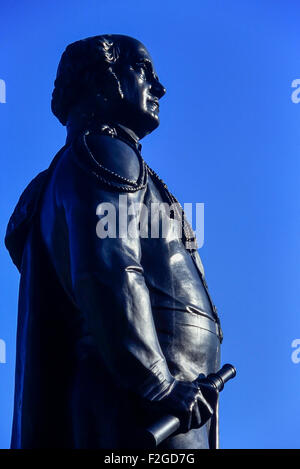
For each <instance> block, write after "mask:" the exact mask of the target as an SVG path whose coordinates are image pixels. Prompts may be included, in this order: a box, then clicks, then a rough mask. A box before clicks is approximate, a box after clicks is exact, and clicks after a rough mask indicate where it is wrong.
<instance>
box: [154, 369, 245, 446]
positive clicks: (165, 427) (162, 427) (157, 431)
mask: <svg viewBox="0 0 300 469" xmlns="http://www.w3.org/2000/svg"><path fill="white" fill-rule="evenodd" d="M235 375H236V369H235V367H234V366H233V365H230V364H226V365H224V366H223V367H222V368H221V369H220V370H219V371H217V373H212V374H210V375H208V376H207V377H206V378H202V377H201V375H200V377H199V378H198V379H196V382H197V381H198V382H199V384H201V383H202V384H210V385H212V386H213V387H214V388H215V389H216V390H217V391H219V392H220V391H222V390H223V388H224V385H225V383H227V381H229V380H230V379H232V378H234V377H235ZM179 427H180V420H179V418H178V417H175V416H174V415H165V416H164V417H162V418H161V419H160V420H158V421H157V422H155V423H153V424H152V425H150V426H149V427H148V428H147V429H146V433H147V438H148V439H149V440H150V441H152V443H153V444H154V445H155V446H158V445H159V444H160V443H161V442H162V441H164V440H165V439H166V438H168V437H169V436H171V435H172V434H173V433H175V432H176V431H177V430H178V428H179Z"/></svg>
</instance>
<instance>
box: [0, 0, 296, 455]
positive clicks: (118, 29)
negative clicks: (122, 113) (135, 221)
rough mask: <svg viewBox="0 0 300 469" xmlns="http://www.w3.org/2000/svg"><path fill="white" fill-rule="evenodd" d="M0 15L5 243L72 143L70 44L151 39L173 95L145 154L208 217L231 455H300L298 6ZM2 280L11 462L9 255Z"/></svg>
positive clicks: (4, 401)
mask: <svg viewBox="0 0 300 469" xmlns="http://www.w3.org/2000/svg"><path fill="white" fill-rule="evenodd" d="M0 9H1V30H0V41H1V52H0V54H1V55H0V57H1V62H0V79H2V80H5V83H6V87H7V89H6V93H7V94H6V101H7V102H6V103H5V104H4V103H1V104H0V120H1V127H0V128H1V141H0V148H1V171H0V181H1V184H0V207H1V212H0V236H1V239H3V238H4V234H5V229H6V224H7V221H8V218H9V216H10V214H11V212H12V210H13V208H14V205H15V204H16V202H17V199H18V197H19V195H20V193H21V191H22V190H23V189H24V188H25V186H26V184H27V183H28V182H29V181H30V180H31V179H32V178H33V177H34V176H35V175H36V174H37V172H39V171H41V170H43V169H45V168H46V167H47V166H48V165H49V163H50V161H51V158H52V157H53V156H54V154H55V153H56V152H57V150H58V149H59V148H60V147H61V146H62V145H63V143H64V138H65V131H64V128H63V127H61V125H60V124H59V123H58V121H56V119H55V118H54V116H52V114H51V111H50V97H51V92H52V85H53V80H54V78H55V73H56V67H57V64H58V61H59V58H60V55H61V53H62V52H63V50H64V48H65V46H66V45H67V44H68V43H70V42H73V41H75V40H77V39H80V38H83V37H87V36H91V35H97V34H101V33H120V34H127V35H131V36H134V37H136V38H138V39H140V40H141V41H142V42H144V43H145V45H146V46H147V47H148V49H149V51H150V53H151V54H152V56H153V59H154V62H155V65H156V69H157V71H158V74H159V76H160V79H161V81H162V82H163V83H164V85H165V86H166V88H167V94H166V96H165V97H164V98H163V101H162V103H161V126H160V128H159V129H158V130H157V131H156V132H155V133H154V134H152V135H150V136H148V137H147V138H146V139H145V140H144V141H143V155H144V158H145V159H146V161H148V163H149V164H150V166H152V167H153V168H154V169H156V170H157V171H158V173H159V174H160V175H161V176H162V177H163V179H165V180H166V182H167V183H168V184H169V187H170V189H171V190H172V191H173V192H174V193H175V195H177V197H178V198H179V200H180V201H181V202H193V203H196V202H204V203H205V242H204V246H203V248H202V249H200V255H201V257H202V259H203V262H204V265H205V268H206V274H207V279H208V284H209V287H210V290H211V293H212V296H213V298H214V300H215V303H216V304H217V306H218V309H219V313H220V316H221V319H222V325H223V330H224V336H225V338H224V342H223V347H222V354H223V359H222V361H223V362H224V363H225V362H232V363H233V364H235V365H236V367H237V369H238V377H237V378H236V379H235V381H232V382H231V383H229V384H228V386H227V389H225V390H224V393H223V395H222V397H221V412H220V413H221V447H222V448H299V447H300V441H299V430H300V418H299V417H300V416H299V413H300V412H299V399H300V398H299V396H300V392H299V391H300V380H299V374H300V363H299V364H295V363H293V362H292V360H291V353H292V348H291V342H292V341H293V340H294V339H296V338H300V323H299V312H300V311H299V309H300V302H299V280H300V279H299V265H300V254H299V252H300V251H299V244H300V243H299V229H300V223H299V221H300V220H299V198H300V197H299V174H300V173H299V170H300V163H299V161H300V160H299V155H300V139H299V136H300V103H299V104H295V103H293V102H292V100H291V93H292V91H293V90H292V88H291V83H292V81H293V80H294V79H297V78H300V28H299V16H300V5H299V3H298V2H296V1H292V0H269V1H268V0H227V1H226V2H224V1H217V0H190V1H186V2H182V1H177V0H172V1H169V0H152V1H150V0H149V1H143V0H126V1H124V0H114V1H112V0H101V1H99V0H85V1H80V0H72V1H71V0H61V1H57V0H51V1H50V0H45V1H43V2H40V1H37V0H31V1H30V2H20V1H17V0H11V1H10V2H2V3H1V8H0ZM0 266H1V267H0V285H1V287H0V288H1V294H0V339H2V340H4V341H5V343H6V352H7V357H6V360H7V363H5V364H1V363H0V448H6V447H8V445H9V440H10V431H11V419H12V404H13V384H14V383H13V382H14V361H15V334H16V315H17V294H18V273H17V271H16V269H15V267H14V266H13V264H12V263H11V261H10V259H9V257H8V254H7V252H6V250H5V248H4V244H3V242H1V245H0ZM53 346H55V344H53Z"/></svg>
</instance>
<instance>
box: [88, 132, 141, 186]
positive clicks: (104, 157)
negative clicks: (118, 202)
mask: <svg viewBox="0 0 300 469" xmlns="http://www.w3.org/2000/svg"><path fill="white" fill-rule="evenodd" d="M83 145H84V147H85V148H84V150H86V152H87V153H88V156H89V157H90V158H92V159H94V160H95V161H96V163H98V165H99V170H102V171H104V172H105V171H106V173H107V174H108V175H109V174H111V175H112V176H113V175H118V176H120V177H121V178H124V180H126V179H128V181H131V182H133V183H136V182H137V180H138V179H139V177H140V173H141V163H140V160H139V158H138V156H137V154H136V152H135V151H134V150H133V149H132V148H131V147H130V146H129V145H127V144H126V143H125V142H123V141H122V140H119V139H117V138H112V137H110V136H107V135H98V134H89V135H84V136H83Z"/></svg>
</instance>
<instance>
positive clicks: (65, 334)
mask: <svg viewBox="0 0 300 469" xmlns="http://www.w3.org/2000/svg"><path fill="white" fill-rule="evenodd" d="M165 92H166V90H165V88H164V86H163V85H162V84H161V83H160V81H159V79H158V76H157V74H156V72H155V69H154V66H153V62H152V59H151V57H150V55H149V52H148V51H147V49H146V48H145V47H144V46H143V44H141V43H140V42H139V41H137V40H135V39H133V38H130V37H127V36H121V35H102V36H96V37H90V38H87V39H84V40H80V41H78V42H75V43H73V44H70V45H69V46H68V47H67V48H66V50H65V52H64V53H63V55H62V58H61V61H60V64H59V68H58V72H57V77H56V80H55V88H54V91H53V97H52V110H53V113H54V114H55V116H56V117H57V118H58V119H59V121H60V122H61V123H62V124H63V125H65V126H66V127H67V140H66V144H65V146H64V147H63V148H62V149H61V150H60V151H59V152H58V154H57V155H56V156H55V158H54V159H53V161H52V163H51V165H50V167H49V168H48V169H47V170H45V171H44V172H42V173H40V174H39V175H38V176H37V177H36V178H35V179H34V180H33V181H32V182H31V183H30V184H29V186H28V187H27V188H26V189H25V191H24V193H23V194H22V196H21V198H20V201H19V203H18V204H17V207H16V209H15V211H14V213H13V215H12V217H11V219H10V222H9V225H8V229H7V234H6V246H7V248H8V250H9V252H10V255H11V257H12V259H13V261H14V263H15V264H16V266H17V267H18V269H19V271H20V273H21V282H20V297H19V315H18V337H17V363H16V387H15V409H14V420H13V435H12V447H13V448H58V447H66V448H115V449H117V448H136V447H141V448H147V443H146V439H143V429H145V428H147V427H148V426H149V425H150V424H151V421H153V418H154V417H155V419H159V418H161V417H162V416H163V415H165V414H170V415H173V416H176V417H178V419H179V421H180V427H179V429H178V430H177V431H176V432H175V434H173V435H171V436H169V437H168V438H167V439H165V440H164V441H162V442H161V443H160V445H159V447H160V448H164V449H172V448H173V449H184V448H192V449H196V448H213V447H216V441H217V419H218V415H217V401H218V391H217V390H216V388H215V387H214V386H212V385H210V384H209V382H205V381H201V380H200V381H195V380H196V379H197V378H198V375H199V374H203V375H205V376H206V375H208V374H210V373H215V372H216V371H217V370H218V369H219V362H220V357H219V353H220V343H221V341H222V332H221V328H220V322H219V318H218V315H217V310H216V308H215V306H214V304H213V302H212V299H211V297H210V295H209V292H208V288H207V284H206V281H205V277H204V271H203V266H202V263H201V260H200V257H199V254H198V251H197V245H196V240H195V235H194V232H193V230H192V228H191V226H190V225H189V224H188V222H187V220H186V218H185V217H184V214H183V212H182V210H181V208H180V206H179V204H178V203H177V200H176V198H175V197H174V195H173V194H171V193H170V191H169V190H168V188H167V186H166V184H165V183H164V182H163V181H162V180H161V179H160V178H159V177H158V175H157V174H156V173H155V172H154V171H153V170H152V169H151V168H150V167H149V166H148V165H147V164H146V163H145V161H144V160H143V158H142V156H141V144H140V140H141V139H142V138H143V137H145V136H146V135H148V134H149V133H151V132H152V131H153V130H155V129H156V128H157V126H158V125H159V100H160V99H161V98H162V97H163V96H164V94H165ZM125 202H126V204H125ZM122 204H123V205H122ZM120 205H122V207H123V208H124V207H125V205H126V215H128V216H127V219H126V220H127V222H128V223H130V224H131V233H128V232H127V228H128V223H127V222H126V223H127V225H126V223H125V225H124V217H123V215H124V213H123V212H122V210H121V209H122V207H121V208H120ZM153 206H154V207H160V208H159V210H157V211H156V212H155V214H154V215H155V216H156V220H157V222H158V225H157V226H158V228H159V229H158V231H159V230H160V228H161V227H162V225H163V228H164V235H163V236H162V235H161V232H160V231H159V234H157V233H154V235H153V233H152V232H151V229H152V228H153V227H152V225H151V223H150V221H149V218H147V217H143V216H142V212H148V209H149V210H150V208H152V207H153ZM137 207H144V208H143V210H139V209H137ZM161 207H163V209H161ZM166 207H171V211H170V213H169V215H170V216H168V214H167V209H166ZM110 209H112V212H111V213H112V221H113V222H114V223H115V225H116V226H114V227H113V228H109V229H107V230H106V228H107V227H105V223H106V222H107V219H106V220H105V223H104V221H103V220H104V219H105V216H106V215H107V213H108V212H109V210H110ZM164 210H165V211H164ZM125 218H126V217H125ZM154 218H155V217H154ZM101 220H102V221H101ZM152 221H153V220H152ZM99 222H100V225H99ZM102 222H103V223H102ZM101 223H102V224H101ZM121 225H122V226H121ZM150 225H151V226H150ZM132 227H133V228H132ZM174 227H176V229H174ZM121 228H122V229H123V231H122V230H121ZM124 228H125V231H124ZM106 231H107V232H106ZM121 231H122V233H121ZM124 233H125V234H124Z"/></svg>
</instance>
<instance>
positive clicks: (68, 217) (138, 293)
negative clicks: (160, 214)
mask: <svg viewBox="0 0 300 469" xmlns="http://www.w3.org/2000/svg"><path fill="white" fill-rule="evenodd" d="M58 187H59V190H58V193H57V194H56V200H57V201H58V203H59V204H60V206H61V207H60V210H62V211H63V212H64V215H63V218H64V225H65V232H66V233H67V234H66V236H67V244H68V251H69V253H68V258H69V271H70V279H69V280H68V281H67V282H66V284H65V285H64V287H65V288H66V289H69V290H70V292H69V293H70V296H71V297H72V298H73V300H74V302H75V304H76V306H77V308H78V309H79V310H80V312H81V314H82V315H83V316H84V318H85V320H86V323H87V327H88V331H89V333H90V334H91V335H92V336H93V337H94V342H95V344H96V346H97V349H98V352H99V354H100V356H101V359H102V361H103V363H104V364H105V366H106V368H107V369H108V371H109V372H110V373H111V375H112V376H113V377H114V380H115V382H116V383H117V385H118V386H119V387H120V388H126V389H129V390H131V391H132V392H134V393H137V394H138V395H139V396H140V397H142V398H144V399H146V400H147V401H149V402H154V403H155V405H156V403H157V402H158V403H159V405H160V406H161V407H162V411H163V412H169V413H172V414H173V415H178V416H179V417H180V418H181V420H182V421H184V422H185V424H184V426H183V428H185V429H186V430H187V429H188V428H190V426H191V425H192V426H195V427H198V426H200V423H201V424H203V423H204V418H205V420H207V418H209V416H210V415H211V408H210V406H209V405H208V404H207V403H206V401H205V399H204V398H203V396H202V394H201V391H200V390H198V388H197V386H196V385H194V384H193V383H185V382H180V381H177V380H175V379H174V377H173V376H172V375H171V373H170V371H169V369H168V365H167V362H166V359H165V357H164V355H163V352H162V350H161V347H160V344H159V341H158V337H157V332H156V329H155V324H154V321H153V315H152V308H151V302H150V295H149V290H148V288H147V285H146V282H145V278H144V271H143V267H142V264H141V244H140V238H139V236H135V237H130V236H125V237H119V236H116V237H104V238H101V237H99V236H98V235H97V232H96V228H97V224H98V223H99V216H98V215H97V208H98V210H99V204H103V203H105V204H108V203H109V204H110V206H105V207H106V208H108V207H110V210H111V213H112V214H114V213H115V214H116V222H117V224H118V221H119V196H120V195H122V196H124V195H126V193H120V192H118V191H112V190H109V188H105V186H103V184H102V183H101V182H99V181H98V180H97V178H96V177H95V176H94V175H92V174H89V172H85V171H83V170H81V169H80V168H77V167H76V168H75V169H74V168H73V167H70V168H69V169H68V170H67V172H65V173H64V178H63V180H62V181H61V183H59V182H58ZM143 194H144V189H141V190H138V191H136V192H133V193H129V194H128V199H127V202H128V209H129V207H130V205H131V204H134V203H140V202H143V200H142V199H143ZM98 213H99V212H98ZM138 216H139V215H138V211H137V212H136V213H135V214H134V215H131V216H130V223H131V226H132V223H134V222H136V223H137V222H138V218H137V217H138ZM112 218H114V216H113V217H112ZM98 234H99V231H98ZM117 234H118V233H117ZM59 277H60V279H61V280H62V282H64V280H63V279H64V273H59ZM201 409H202V411H201ZM200 411H201V412H200ZM200 413H201V415H200Z"/></svg>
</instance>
